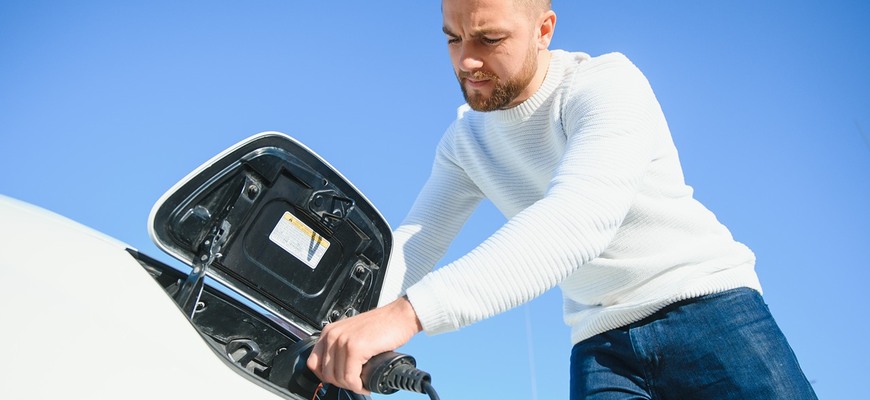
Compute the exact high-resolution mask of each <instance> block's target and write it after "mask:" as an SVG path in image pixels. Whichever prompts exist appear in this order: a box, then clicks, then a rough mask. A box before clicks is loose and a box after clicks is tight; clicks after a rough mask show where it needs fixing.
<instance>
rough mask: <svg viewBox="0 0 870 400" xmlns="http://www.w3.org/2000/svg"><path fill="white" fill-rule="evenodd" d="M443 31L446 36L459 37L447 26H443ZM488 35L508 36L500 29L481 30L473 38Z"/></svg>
mask: <svg viewBox="0 0 870 400" xmlns="http://www.w3.org/2000/svg"><path fill="white" fill-rule="evenodd" d="M441 31H442V32H444V34H445V35H447V36H453V37H459V35H457V34H455V33H453V32H451V31H450V29H447V26H442V27H441ZM487 35H507V32H505V31H503V30H500V29H480V30H477V31H475V32H474V33H473V34H472V35H471V36H472V37H483V36H487Z"/></svg>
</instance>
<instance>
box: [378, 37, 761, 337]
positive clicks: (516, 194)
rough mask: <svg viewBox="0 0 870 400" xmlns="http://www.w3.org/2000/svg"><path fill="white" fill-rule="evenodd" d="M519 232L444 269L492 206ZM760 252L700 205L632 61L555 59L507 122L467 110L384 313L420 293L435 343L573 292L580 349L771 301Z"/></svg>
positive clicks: (404, 246) (406, 244) (398, 253)
mask: <svg viewBox="0 0 870 400" xmlns="http://www.w3.org/2000/svg"><path fill="white" fill-rule="evenodd" d="M484 197H485V198H488V199H489V200H490V201H492V203H493V204H494V205H495V206H496V207H497V208H498V209H499V210H500V211H501V212H502V213H503V214H504V215H505V217H506V218H507V219H508V220H507V223H505V225H504V226H503V227H501V228H500V229H499V230H498V231H497V232H496V233H494V234H493V235H492V236H491V237H489V238H488V239H486V240H485V241H484V242H483V243H481V244H480V245H479V246H477V247H476V248H475V249H474V250H472V251H471V252H469V253H468V254H467V255H465V256H463V257H461V258H459V259H457V260H454V261H452V262H450V263H448V264H446V265H444V266H443V267H442V268H439V269H436V270H434V271H433V268H434V266H435V264H436V263H437V262H439V260H440V259H441V258H442V256H443V255H444V253H445V252H446V249H447V247H448V246H449V245H450V243H451V241H452V240H453V238H454V237H455V236H456V234H457V232H458V231H459V230H460V229H461V227H462V225H463V224H464V223H465V221H466V220H467V218H468V217H469V215H470V214H471V213H472V211H473V210H474V209H475V208H476V206H477V204H478V203H479V202H480V201H481V200H482V199H483V198H484ZM754 264H755V259H754V255H753V253H752V252H751V251H750V250H749V249H748V248H747V247H746V246H744V245H743V244H741V243H738V242H736V241H734V239H733V238H732V237H731V234H730V232H729V231H728V230H727V228H725V227H724V226H723V225H722V224H721V223H719V222H718V221H717V220H716V217H715V216H714V215H713V214H712V213H711V212H710V211H708V210H707V209H706V208H705V207H704V206H703V205H701V204H700V203H699V202H698V201H696V200H695V199H694V198H693V197H692V189H691V187H689V186H687V185H686V184H685V183H684V179H683V174H682V170H681V166H680V162H679V159H678V156H677V150H676V149H675V147H674V144H673V141H672V139H671V135H670V131H669V129H668V126H667V123H666V121H665V118H664V116H663V114H662V111H661V108H660V106H659V104H658V101H657V100H656V98H655V95H654V94H653V91H652V89H651V88H650V86H649V83H648V82H647V80H646V78H645V77H644V76H643V74H642V73H641V72H640V71H639V70H638V69H637V68H636V67H635V66H634V65H633V64H632V63H631V62H630V61H629V60H628V59H627V58H626V57H624V56H623V55H621V54H608V55H604V56H600V57H595V58H592V57H589V56H588V55H586V54H583V53H568V52H564V51H559V50H556V51H553V52H552V58H551V61H550V65H549V69H548V72H547V76H546V78H545V80H544V82H543V84H542V86H541V88H540V89H539V90H538V91H537V92H536V93H535V94H534V95H533V96H532V97H531V98H529V99H528V100H526V101H525V102H523V103H522V104H520V105H518V106H516V107H513V108H511V109H508V110H502V111H495V112H487V113H480V112H475V111H472V110H470V109H469V108H468V107H467V106H463V107H460V109H459V113H458V117H457V119H456V121H455V122H454V123H453V124H452V125H451V126H450V127H449V128H448V129H447V131H446V133H445V134H444V137H443V138H442V140H441V142H440V144H439V146H438V148H437V151H436V155H435V161H434V164H433V167H432V173H431V176H430V177H429V179H428V181H427V182H426V184H425V185H424V187H423V189H422V191H421V193H420V195H419V197H418V198H417V200H416V202H415V203H414V205H413V207H412V209H411V211H410V212H409V214H408V216H407V217H406V219H405V221H404V222H403V223H402V224H401V225H400V226H399V227H398V228H397V229H396V230H395V235H394V249H393V254H392V258H391V261H390V264H389V266H388V273H387V278H386V281H385V284H384V287H383V293H382V296H381V303H382V304H383V303H386V302H388V301H390V300H392V299H395V298H396V297H398V296H399V295H400V294H401V293H403V292H407V295H408V298H409V300H410V302H411V304H412V305H413V307H414V309H415V310H416V312H417V316H418V318H419V319H420V322H421V323H422V326H423V328H424V330H425V331H426V332H427V333H429V334H435V333H441V332H446V331H451V330H455V329H458V328H460V327H462V326H464V325H468V324H471V323H474V322H476V321H479V320H482V319H484V318H487V317H490V316H492V315H495V314H498V313H500V312H503V311H506V310H508V309H510V308H512V307H515V306H518V305H520V304H522V303H525V302H528V301H530V300H532V299H533V298H535V297H536V296H539V295H540V294H542V293H544V292H545V291H547V290H549V289H551V288H553V287H554V286H556V285H559V286H560V287H561V289H562V294H563V298H564V314H565V322H566V323H567V324H568V325H569V326H570V327H571V329H572V335H571V339H572V342H573V343H577V342H580V341H581V340H583V339H586V338H588V337H590V336H593V335H595V334H598V333H601V332H605V331H608V330H610V329H613V328H617V327H620V326H624V325H627V324H630V323H632V322H636V321H638V320H640V319H643V318H644V317H646V316H649V315H650V314H652V313H654V312H655V311H657V310H659V309H661V308H662V307H664V306H665V305H667V304H670V303H673V302H675V301H679V300H683V299H687V298H692V297H697V296H702V295H705V294H710V293H716V292H720V291H724V290H728V289H732V288H736V287H750V288H754V289H756V290H759V291H760V290H761V288H760V284H759V282H758V278H757V276H756V274H755V270H754Z"/></svg>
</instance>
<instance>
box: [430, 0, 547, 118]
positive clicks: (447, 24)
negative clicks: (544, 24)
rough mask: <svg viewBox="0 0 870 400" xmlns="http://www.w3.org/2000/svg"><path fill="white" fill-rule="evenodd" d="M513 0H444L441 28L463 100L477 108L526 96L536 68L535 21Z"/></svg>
mask: <svg viewBox="0 0 870 400" xmlns="http://www.w3.org/2000/svg"><path fill="white" fill-rule="evenodd" d="M514 3H515V2H514V1H513V0H444V1H443V2H442V13H443V16H444V33H445V34H446V35H447V47H448V49H449V51H450V60H451V61H452V63H453V69H454V72H455V73H456V77H457V78H458V79H459V85H460V87H461V88H462V93H463V95H464V96H465V101H466V102H467V103H468V105H469V106H471V108H472V109H474V110H477V111H494V110H499V109H505V108H510V107H513V106H515V105H517V104H519V103H521V102H523V101H524V100H526V99H527V98H529V97H530V96H531V95H532V94H533V93H534V91H535V90H537V86H538V85H539V84H540V82H537V84H536V85H532V84H531V83H532V82H533V81H537V80H538V78H539V79H540V80H543V73H541V71H538V40H537V32H536V31H535V28H536V21H535V20H534V19H533V18H534V17H533V16H532V14H531V13H530V12H529V11H528V10H526V9H523V8H520V7H517V6H516V5H515V4H514Z"/></svg>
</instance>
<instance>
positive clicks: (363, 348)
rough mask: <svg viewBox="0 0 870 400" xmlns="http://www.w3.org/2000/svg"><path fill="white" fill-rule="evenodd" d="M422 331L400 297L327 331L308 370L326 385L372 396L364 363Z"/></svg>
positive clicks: (410, 307) (397, 346) (410, 308)
mask: <svg viewBox="0 0 870 400" xmlns="http://www.w3.org/2000/svg"><path fill="white" fill-rule="evenodd" d="M421 330H423V328H422V326H420V321H419V320H418V319H417V314H416V313H415V312H414V308H413V307H412V306H411V303H410V302H409V301H408V299H407V298H405V297H400V298H399V299H397V300H395V301H393V302H392V303H390V304H387V305H385V306H383V307H380V308H376V309H374V310H370V311H367V312H364V313H362V314H359V315H357V316H354V317H350V318H347V319H343V320H340V321H336V322H333V323H331V324H329V325H327V326H326V327H325V328H323V332H322V333H321V334H320V339H319V340H318V341H317V344H316V345H315V346H314V349H312V350H311V356H310V357H308V368H309V369H310V370H311V371H313V372H314V374H315V375H317V376H318V377H319V378H320V380H321V381H323V382H324V383H330V384H333V385H336V386H338V387H341V388H344V389H347V390H350V391H353V392H355V393H359V394H366V395H367V394H370V393H369V391H367V390H365V389H364V388H363V384H362V378H360V374H361V373H362V366H363V364H365V363H366V362H367V361H368V360H369V359H370V358H372V357H374V356H376V355H378V354H380V353H383V352H385V351H391V350H395V349H397V348H399V347H400V346H402V345H403V344H405V343H407V342H408V341H409V340H411V338H412V337H413V336H414V335H415V334H417V332H420V331H421Z"/></svg>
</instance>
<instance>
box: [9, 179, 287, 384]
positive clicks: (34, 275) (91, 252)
mask: <svg viewBox="0 0 870 400" xmlns="http://www.w3.org/2000/svg"><path fill="white" fill-rule="evenodd" d="M0 221H2V223H0V315H2V318H3V329H2V330H0V338H2V340H3V343H4V344H5V346H4V347H5V349H4V350H3V354H4V356H5V362H3V363H2V364H0V398H3V399H19V398H29V399H54V398H88V399H119V398H123V399H154V398H166V397H167V396H168V397H171V398H209V399H239V398H258V399H268V398H286V397H281V396H278V395H276V394H274V393H272V392H271V391H270V390H269V389H267V388H266V387H264V386H261V385H258V384H252V382H251V381H250V380H248V379H246V377H244V376H243V375H241V374H239V373H237V372H236V371H234V370H233V369H232V368H228V366H227V365H226V364H225V363H224V362H221V361H220V359H221V358H220V357H219V356H218V355H217V354H215V352H214V351H213V350H212V349H211V348H210V347H209V346H208V345H207V343H206V342H205V341H204V340H203V338H202V337H201V336H200V334H199V333H198V332H197V331H196V329H194V328H193V326H192V325H191V323H190V321H189V320H188V319H187V318H186V317H185V316H184V315H183V314H182V313H181V312H179V310H178V307H177V306H176V304H175V303H174V302H173V300H172V299H171V298H170V297H169V296H167V295H166V293H165V292H164V290H163V289H162V288H161V287H160V286H159V285H157V284H156V283H155V281H154V280H153V279H152V278H151V276H150V275H149V274H148V272H147V271H145V270H144V269H143V268H142V267H141V265H140V264H139V263H138V262H137V261H136V260H135V259H134V258H132V257H131V256H130V254H129V253H128V252H127V247H128V246H126V245H125V244H124V243H122V242H119V241H118V240H115V239H113V238H111V237H108V236H106V235H103V234H101V233H99V232H97V231H94V230H93V229H90V228H87V227H85V226H83V225H81V224H78V223H76V222H73V221H71V220H69V219H67V218H65V217H62V216H59V215H57V214H54V213H51V212H49V211H47V210H44V209H41V208H38V207H36V206H33V205H29V204H26V203H23V202H20V201H18V200H15V199H12V198H9V197H5V196H2V195H0Z"/></svg>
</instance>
